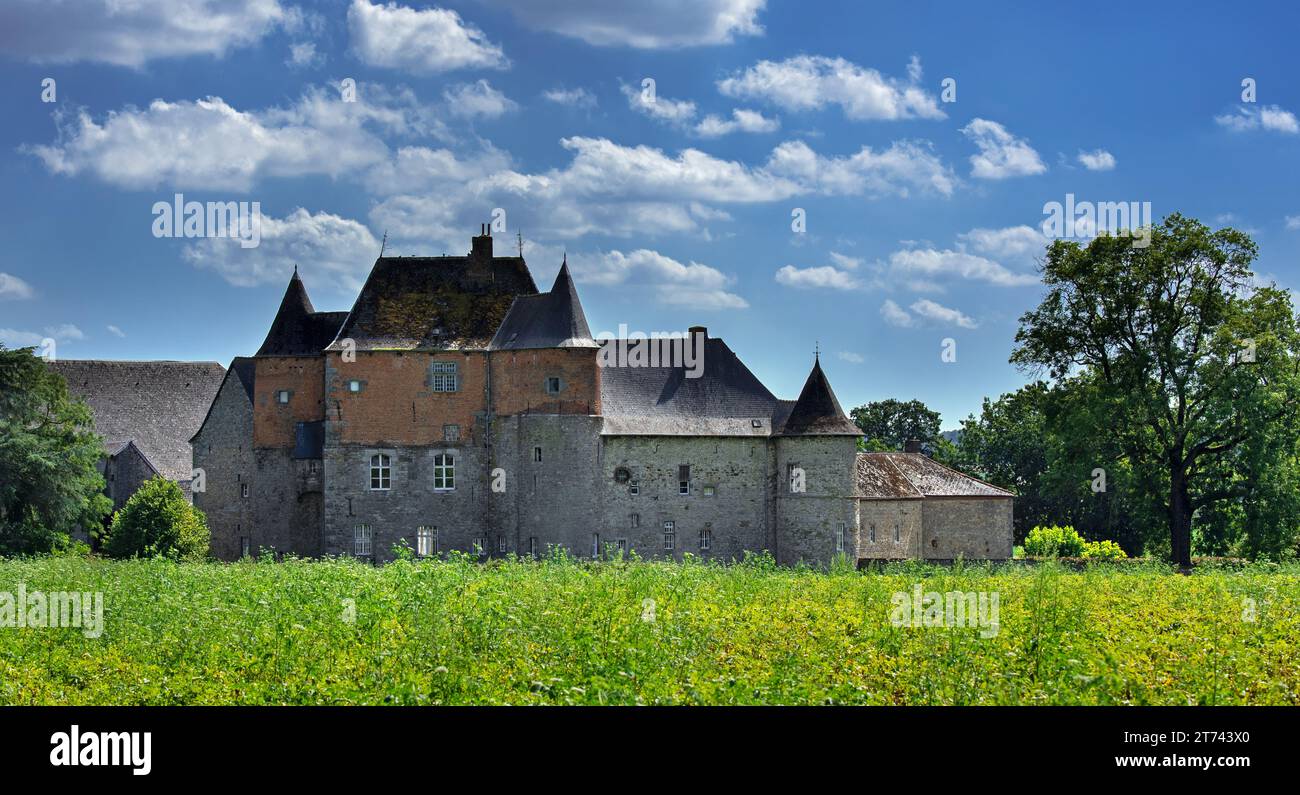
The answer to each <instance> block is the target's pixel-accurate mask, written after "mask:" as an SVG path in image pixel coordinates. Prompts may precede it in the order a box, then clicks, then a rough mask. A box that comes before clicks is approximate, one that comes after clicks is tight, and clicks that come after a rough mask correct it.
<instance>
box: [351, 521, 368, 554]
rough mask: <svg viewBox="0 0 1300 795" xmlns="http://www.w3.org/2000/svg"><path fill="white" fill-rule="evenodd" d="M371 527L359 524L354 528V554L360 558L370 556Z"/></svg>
mask: <svg viewBox="0 0 1300 795" xmlns="http://www.w3.org/2000/svg"><path fill="white" fill-rule="evenodd" d="M370 541H371V535H370V525H368V524H359V525H357V526H356V527H353V528H352V554H353V555H356V556H357V557H359V558H364V557H367V556H369V555H370Z"/></svg>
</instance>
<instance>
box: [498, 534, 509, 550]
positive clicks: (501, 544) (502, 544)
mask: <svg viewBox="0 0 1300 795" xmlns="http://www.w3.org/2000/svg"><path fill="white" fill-rule="evenodd" d="M508 550H509V546H507V545H506V537H505V536H501V537H500V538H498V539H497V552H498V553H500V554H502V555H504V554H506V552H507V551H508Z"/></svg>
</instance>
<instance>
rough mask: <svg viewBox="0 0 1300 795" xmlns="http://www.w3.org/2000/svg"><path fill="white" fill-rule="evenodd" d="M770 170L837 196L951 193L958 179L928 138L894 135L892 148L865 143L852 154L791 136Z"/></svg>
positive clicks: (769, 163) (810, 188) (769, 164)
mask: <svg viewBox="0 0 1300 795" xmlns="http://www.w3.org/2000/svg"><path fill="white" fill-rule="evenodd" d="M765 170H766V171H767V173H769V174H773V175H777V176H780V177H783V178H786V179H790V180H793V181H794V182H796V183H797V184H799V185H801V186H803V189H804V190H805V191H807V192H816V193H822V194H826V195H832V196H848V195H869V196H886V195H896V196H904V197H905V196H908V195H910V194H911V191H912V190H919V191H921V192H923V193H937V194H939V195H942V196H951V195H952V192H953V190H954V188H955V187H956V185H957V178H956V176H955V175H954V174H953V173H952V169H950V168H948V167H947V166H945V165H943V162H942V161H940V160H939V158H938V156H936V155H935V154H934V151H933V149H932V148H931V147H930V146H929V144H927V143H925V142H916V141H895V142H894V143H892V144H890V146H889V148H888V149H885V150H882V151H879V152H877V151H873V150H872V149H871V147H869V146H864V147H862V149H860V150H858V152H857V154H854V155H850V156H848V157H831V158H828V157H823V156H821V155H819V154H817V153H816V152H814V151H813V150H812V149H811V148H810V147H809V146H808V145H807V144H805V143H804V142H803V141H787V142H785V143H783V144H781V145H780V146H778V147H777V148H776V149H774V150H773V151H772V156H771V157H770V158H768V161H767V164H766V166H765Z"/></svg>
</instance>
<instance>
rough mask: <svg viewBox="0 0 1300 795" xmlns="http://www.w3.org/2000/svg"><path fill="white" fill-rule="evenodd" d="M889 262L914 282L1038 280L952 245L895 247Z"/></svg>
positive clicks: (1010, 284) (1021, 282) (1006, 283)
mask: <svg viewBox="0 0 1300 795" xmlns="http://www.w3.org/2000/svg"><path fill="white" fill-rule="evenodd" d="M889 266H890V270H891V272H892V273H894V274H895V275H900V276H906V277H909V279H911V280H912V281H911V283H912V284H914V285H915V284H918V283H924V282H925V281H930V282H934V280H936V279H941V278H949V279H952V278H956V279H965V280H968V281H979V282H986V283H988V284H992V285H995V286H997V287H1018V286H1026V285H1031V284H1037V283H1038V279H1037V277H1035V276H1033V275H1032V274H1028V273H1015V272H1014V271H1011V270H1009V269H1008V268H1006V267H1005V266H1003V265H1001V264H999V263H997V262H994V261H993V260H990V259H987V258H985V257H980V256H977V255H975V254H970V253H967V252H965V251H953V250H951V249H944V250H937V249H933V248H924V249H904V250H902V251H895V252H894V253H893V254H891V255H890V256H889Z"/></svg>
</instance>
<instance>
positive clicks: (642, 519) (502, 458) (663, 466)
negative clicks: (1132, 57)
mask: <svg viewBox="0 0 1300 795" xmlns="http://www.w3.org/2000/svg"><path fill="white" fill-rule="evenodd" d="M602 336H604V335H602ZM656 346H657V347H656ZM647 351H649V355H646V352H647ZM660 352H662V355H660ZM859 437H860V433H859V431H858V428H857V427H856V426H855V425H854V424H853V423H852V421H850V420H849V418H848V417H847V416H846V415H845V414H844V411H843V409H842V408H841V406H840V404H839V401H838V400H837V399H836V397H835V393H834V391H833V390H832V389H831V385H830V382H829V380H828V378H827V376H826V374H825V372H824V371H823V369H822V367H821V363H820V362H819V361H814V362H813V366H812V370H811V372H810V373H809V375H808V379H807V382H806V383H805V385H804V387H803V389H802V391H801V392H800V394H799V396H798V398H797V399H795V400H782V399H778V398H777V397H775V396H774V395H773V394H772V393H771V392H770V391H769V390H768V389H767V388H766V387H765V386H764V385H763V384H762V382H761V381H759V380H758V378H757V377H755V376H754V374H753V373H752V372H751V371H750V370H749V368H748V367H746V366H745V364H744V363H743V362H742V361H741V360H740V358H739V357H738V356H737V355H736V354H735V352H734V351H733V350H732V349H731V348H730V347H729V346H728V345H727V343H726V342H725V341H724V340H722V339H720V338H718V337H716V336H711V335H710V334H709V331H708V329H706V328H703V327H693V328H691V329H690V330H689V331H688V332H685V333H683V334H681V335H679V336H678V337H677V338H675V339H671V340H662V339H661V340H644V339H641V338H639V337H636V335H629V338H627V339H597V338H596V337H593V335H592V333H591V330H590V328H589V327H588V324H587V320H586V316H585V315H584V313H583V309H582V304H581V301H580V300H579V297H578V293H577V290H576V288H575V286H574V283H573V279H572V278H571V276H570V274H569V269H568V265H567V263H562V264H561V266H560V269H559V272H558V274H557V275H556V277H555V280H554V283H553V284H552V286H551V288H550V290H549V291H547V292H545V293H542V292H539V291H538V289H537V286H536V284H535V283H534V281H533V277H532V275H531V273H530V272H529V269H528V266H527V265H526V263H525V262H524V260H523V258H522V257H497V256H494V254H493V251H492V237H491V235H490V233H489V232H488V231H487V230H486V229H484V230H483V232H482V234H480V235H479V236H476V237H474V238H473V239H472V241H471V250H470V252H469V253H468V254H466V255H465V256H443V257H384V256H381V257H380V258H379V259H378V260H376V262H375V264H374V266H373V268H372V270H371V273H370V275H369V277H368V278H367V280H366V282H365V284H364V285H363V287H362V288H361V291H360V293H359V294H358V296H357V299H356V301H355V303H354V304H353V306H352V308H351V310H350V311H348V312H317V311H316V310H315V309H314V307H313V306H312V304H311V301H310V299H309V298H308V296H307V290H306V286H305V285H304V284H303V282H302V279H301V277H300V276H299V275H298V273H297V271H296V270H295V272H294V274H293V276H292V278H291V279H290V282H289V286H288V288H287V290H286V291H285V295H284V299H283V300H282V302H281V305H280V308H279V311H278V312H277V314H276V317H275V318H274V320H273V321H272V323H271V327H270V331H269V333H268V334H267V337H266V341H265V342H264V343H263V344H262V347H261V348H260V349H259V350H258V352H257V353H256V354H255V355H253V356H251V357H241V358H238V359H236V360H235V361H234V362H232V364H231V366H230V368H229V369H228V370H227V371H226V374H225V378H224V381H223V382H222V384H221V387H220V389H219V390H218V391H217V393H216V397H215V398H214V399H213V401H212V404H211V407H210V409H209V410H208V412H207V416H206V419H205V420H204V421H203V423H202V427H201V428H199V430H198V432H197V433H195V434H194V437H193V439H192V447H193V466H194V468H195V469H196V470H201V471H203V473H204V474H205V480H206V489H205V491H203V492H201V493H196V495H195V504H196V505H197V506H198V507H199V508H201V509H202V510H203V511H204V512H205V513H206V514H207V518H208V524H209V527H210V528H211V530H212V552H213V554H214V555H215V556H216V557H218V558H221V559H235V558H238V557H241V556H243V555H247V554H258V553H260V552H261V551H263V550H273V551H275V552H276V553H291V554H295V555H300V556H319V555H354V556H357V557H362V558H365V559H369V560H374V561H385V560H389V559H391V558H392V557H393V556H394V550H395V548H400V547H402V546H405V547H409V548H410V549H411V550H412V551H413V552H415V553H416V554H418V555H440V554H446V553H448V552H450V551H453V550H460V551H465V552H472V553H477V554H480V555H483V556H496V555H510V554H518V555H542V554H545V553H546V552H547V550H548V549H550V548H551V547H555V546H559V547H563V548H564V549H566V550H567V551H568V552H569V553H570V554H574V555H579V556H590V555H604V554H610V553H616V552H630V551H636V552H637V553H638V554H639V555H641V556H642V557H671V558H678V559H680V558H681V557H682V556H683V555H685V554H687V553H689V554H691V555H696V556H699V557H705V558H719V559H723V560H729V559H739V558H741V557H743V556H744V554H745V553H746V552H759V551H764V550H766V551H769V552H771V553H772V554H773V555H774V556H775V557H776V559H777V560H778V561H779V562H781V563H784V564H793V563H796V562H799V561H807V562H811V563H826V562H828V561H830V560H831V559H832V558H834V557H835V556H836V555H839V554H843V555H845V556H847V557H849V558H850V559H854V560H869V559H894V558H927V559H949V558H956V557H965V558H985V559H990V558H991V559H1001V558H1008V557H1010V556H1011V533H1012V531H1011V501H1012V496H1011V495H1010V494H1009V493H1008V492H1005V491H1002V490H1000V489H996V488H995V487H992V486H989V485H988V484H984V483H982V482H980V481H978V480H975V479H974V478H969V477H967V476H965V475H962V474H961V473H958V472H954V471H953V470H950V469H947V468H944V467H941V466H940V465H938V464H936V463H935V462H933V461H931V460H930V459H928V458H926V457H925V456H923V455H921V454H920V453H919V452H901V453H891V454H859V453H858V451H857V442H858V438H859ZM882 456H883V457H882ZM936 468H937V469H936ZM932 506H933V507H932ZM896 525H897V529H895V526H896Z"/></svg>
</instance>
